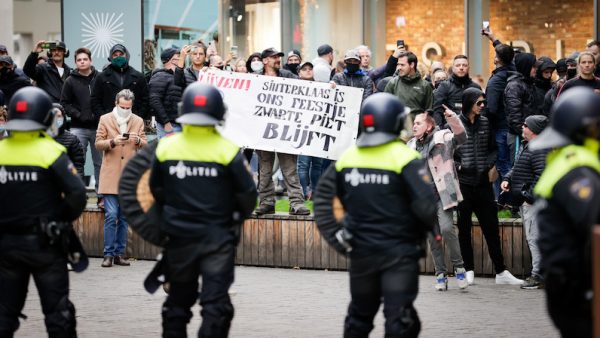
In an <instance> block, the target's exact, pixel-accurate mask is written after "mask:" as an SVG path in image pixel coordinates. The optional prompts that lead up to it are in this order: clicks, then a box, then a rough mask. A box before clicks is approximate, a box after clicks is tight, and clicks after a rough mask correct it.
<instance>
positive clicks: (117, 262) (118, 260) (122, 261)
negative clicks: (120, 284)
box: [115, 256, 130, 266]
mask: <svg viewBox="0 0 600 338" xmlns="http://www.w3.org/2000/svg"><path fill="white" fill-rule="evenodd" d="M115 265H121V266H129V265H130V264H129V261H127V259H125V258H123V256H116V257H115Z"/></svg>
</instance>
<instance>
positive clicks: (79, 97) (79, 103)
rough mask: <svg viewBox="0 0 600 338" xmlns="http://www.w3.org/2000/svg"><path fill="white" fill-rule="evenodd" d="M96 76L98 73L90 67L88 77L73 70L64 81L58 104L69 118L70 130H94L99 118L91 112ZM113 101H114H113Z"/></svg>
mask: <svg viewBox="0 0 600 338" xmlns="http://www.w3.org/2000/svg"><path fill="white" fill-rule="evenodd" d="M96 76H98V71H97V70H96V69H94V68H93V67H92V72H91V73H90V75H88V76H85V75H81V74H80V73H79V71H77V70H74V71H73V72H72V73H71V76H69V78H68V79H67V80H66V81H65V85H64V86H63V89H62V94H61V96H60V104H61V105H62V106H63V107H64V108H65V112H66V113H67V115H68V116H70V117H71V127H72V128H85V129H94V130H95V129H96V128H98V120H99V118H100V117H99V116H98V115H94V112H93V111H92V102H91V95H92V87H93V86H94V82H95V80H96ZM113 101H114V100H113Z"/></svg>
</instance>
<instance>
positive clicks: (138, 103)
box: [91, 47, 150, 119]
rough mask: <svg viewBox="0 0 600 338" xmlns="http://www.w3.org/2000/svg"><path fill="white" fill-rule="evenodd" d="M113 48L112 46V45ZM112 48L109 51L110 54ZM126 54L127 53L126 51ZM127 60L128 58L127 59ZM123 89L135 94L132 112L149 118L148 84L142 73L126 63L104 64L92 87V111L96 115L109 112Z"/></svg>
mask: <svg viewBox="0 0 600 338" xmlns="http://www.w3.org/2000/svg"><path fill="white" fill-rule="evenodd" d="M113 48H114V47H113ZM112 53H113V50H111V51H110V54H111V55H112ZM126 55H127V56H128V55H129V53H128V52H127V53H126ZM128 61H129V60H128ZM123 89H129V90H131V91H132V92H133V94H134V95H135V99H134V100H133V108H132V110H133V113H134V114H136V115H138V116H140V117H142V118H145V119H149V118H150V117H149V116H148V113H149V109H148V101H149V100H148V85H147V83H146V79H144V74H142V73H140V72H138V71H137V70H135V69H134V68H133V67H131V66H129V64H126V65H125V66H124V67H123V68H118V67H116V66H114V65H112V64H110V65H108V66H106V68H104V69H103V70H102V72H101V73H100V74H98V76H97V77H96V82H95V83H94V86H93V87H92V96H91V101H92V111H93V112H94V115H96V116H102V115H104V114H106V113H108V112H111V111H112V110H113V108H114V106H115V97H116V96H117V93H119V92H120V91H121V90H123Z"/></svg>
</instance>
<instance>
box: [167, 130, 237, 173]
mask: <svg viewBox="0 0 600 338" xmlns="http://www.w3.org/2000/svg"><path fill="white" fill-rule="evenodd" d="M239 150H240V149H239V147H238V146H236V145H235V144H233V143H231V142H230V141H229V140H227V139H225V138H223V137H222V136H221V135H220V134H219V132H218V131H217V130H216V129H215V128H214V127H206V126H191V125H184V126H183V131H182V132H181V133H177V134H175V135H173V136H168V137H164V138H162V139H161V140H160V141H159V143H158V146H157V148H156V157H157V158H158V160H159V161H160V162H165V161H170V160H175V161H179V160H181V161H196V162H212V163H218V164H222V165H227V164H229V163H231V161H232V160H233V158H234V157H235V155H237V153H238V152H239Z"/></svg>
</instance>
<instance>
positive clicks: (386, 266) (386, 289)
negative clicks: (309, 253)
mask: <svg viewBox="0 0 600 338" xmlns="http://www.w3.org/2000/svg"><path fill="white" fill-rule="evenodd" d="M349 272H350V293H351V295H352V301H351V302H350V305H349V307H348V315H347V317H346V321H345V325H344V337H345V338H350V337H352V338H354V337H368V336H369V332H371V330H373V318H374V317H375V315H376V314H377V311H378V310H379V306H380V304H381V300H382V299H383V313H384V315H385V336H386V337H403V338H404V337H417V336H418V334H419V331H420V330H421V323H420V321H419V316H418V315H417V311H416V310H415V309H414V307H413V301H414V300H415V299H416V298H417V293H418V291H419V264H418V257H410V256H402V255H401V254H398V253H387V254H378V255H372V256H368V257H362V258H356V257H352V258H351V260H350V270H349Z"/></svg>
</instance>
